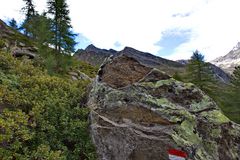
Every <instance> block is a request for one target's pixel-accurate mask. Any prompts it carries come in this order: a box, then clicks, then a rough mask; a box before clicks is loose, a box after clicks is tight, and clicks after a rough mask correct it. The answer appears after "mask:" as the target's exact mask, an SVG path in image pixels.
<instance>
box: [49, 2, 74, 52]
mask: <svg viewBox="0 0 240 160" xmlns="http://www.w3.org/2000/svg"><path fill="white" fill-rule="evenodd" d="M47 5H48V13H49V14H50V15H52V16H53V20H52V27H51V28H52V31H53V33H54V36H53V39H52V43H53V44H54V46H55V50H56V51H57V52H59V53H71V52H74V46H75V44H76V42H75V41H74V37H75V36H76V35H75V34H74V33H73V32H72V31H71V29H72V26H71V19H70V17H69V10H68V5H67V3H66V0H48V2H47Z"/></svg>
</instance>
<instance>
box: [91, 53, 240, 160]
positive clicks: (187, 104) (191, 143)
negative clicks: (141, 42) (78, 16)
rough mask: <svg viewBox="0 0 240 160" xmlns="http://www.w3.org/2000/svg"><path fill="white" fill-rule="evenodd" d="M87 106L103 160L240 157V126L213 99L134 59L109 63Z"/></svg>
mask: <svg viewBox="0 0 240 160" xmlns="http://www.w3.org/2000/svg"><path fill="white" fill-rule="evenodd" d="M88 106H89V107H90V109H91V112H90V121H91V126H90V129H91V136H92V139H93V142H94V144H95V146H96V149H97V153H98V156H99V159H101V160H168V159H169V155H168V154H169V150H173V149H174V150H179V151H181V152H185V153H186V154H187V157H188V159H192V160H230V159H231V160H237V159H239V157H240V153H239V152H240V126H239V125H238V124H236V123H234V122H232V121H230V120H229V119H228V118H227V117H226V116H225V115H223V113H222V112H221V110H220V109H219V108H218V106H217V105H216V103H215V102H214V101H212V99H211V98H209V97H208V96H207V95H206V94H204V93H203V92H202V91H201V90H200V89H198V88H197V87H196V86H194V85H193V84H191V83H183V82H180V81H177V80H175V79H173V78H171V77H170V76H168V75H166V74H165V73H164V72H161V71H160V70H158V69H154V68H149V67H146V66H144V65H142V64H141V63H139V62H138V61H137V60H135V59H134V58H130V57H127V56H119V57H116V58H113V59H111V58H110V59H108V60H106V62H105V63H104V64H103V65H102V66H101V69H100V70H99V74H98V76H97V78H96V80H95V81H94V82H93V84H92V89H91V92H90V94H89V100H88Z"/></svg>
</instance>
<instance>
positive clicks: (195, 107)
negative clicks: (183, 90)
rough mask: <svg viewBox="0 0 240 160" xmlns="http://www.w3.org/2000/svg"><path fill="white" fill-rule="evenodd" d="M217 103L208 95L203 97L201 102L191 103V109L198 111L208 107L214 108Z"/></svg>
mask: <svg viewBox="0 0 240 160" xmlns="http://www.w3.org/2000/svg"><path fill="white" fill-rule="evenodd" d="M215 106H216V104H215V103H214V102H213V101H212V100H211V99H210V98H209V97H208V96H206V95H204V96H203V97H202V100H201V101H200V102H194V103H192V104H191V105H190V108H189V109H190V110H191V111H192V112H198V111H201V110H204V109H207V108H213V107H215Z"/></svg>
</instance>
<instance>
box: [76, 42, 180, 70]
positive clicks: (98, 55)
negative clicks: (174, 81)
mask: <svg viewBox="0 0 240 160" xmlns="http://www.w3.org/2000/svg"><path fill="white" fill-rule="evenodd" d="M111 55H112V56H114V57H116V56H119V55H127V56H128V57H133V58H135V59H137V60H138V61H139V62H140V63H142V64H144V65H145V66H149V67H154V68H159V69H161V70H163V71H165V72H168V74H174V73H175V72H178V71H180V72H182V71H184V65H182V64H181V63H178V62H175V61H171V60H167V59H164V58H161V57H157V56H154V55H152V54H150V53H147V52H141V51H138V50H136V49H134V48H131V47H125V48H124V49H123V50H122V51H119V52H118V51H115V50H113V49H110V50H106V49H99V48H97V47H95V46H94V45H89V46H88V47H87V48H86V49H85V50H82V49H81V50H78V51H77V52H76V54H75V55H74V56H75V57H76V58H77V59H79V60H82V61H85V62H88V63H90V64H92V65H95V66H96V65H97V66H99V65H101V64H102V63H103V61H104V59H105V58H107V57H109V56H111Z"/></svg>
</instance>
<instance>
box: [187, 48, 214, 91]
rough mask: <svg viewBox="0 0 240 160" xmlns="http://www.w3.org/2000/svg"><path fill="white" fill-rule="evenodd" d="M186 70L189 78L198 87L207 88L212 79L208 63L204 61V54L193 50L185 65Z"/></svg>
mask: <svg viewBox="0 0 240 160" xmlns="http://www.w3.org/2000/svg"><path fill="white" fill-rule="evenodd" d="M187 72H188V78H189V80H190V81H191V82H192V83H194V84H196V85H197V86H198V87H199V88H200V89H203V90H207V89H208V87H209V85H211V83H212V82H213V81H214V79H213V75H212V73H211V69H210V66H209V64H208V63H205V62H204V55H203V54H201V53H200V52H199V51H198V50H196V51H195V52H193V55H192V56H191V59H190V61H189V63H188V65H187Z"/></svg>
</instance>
